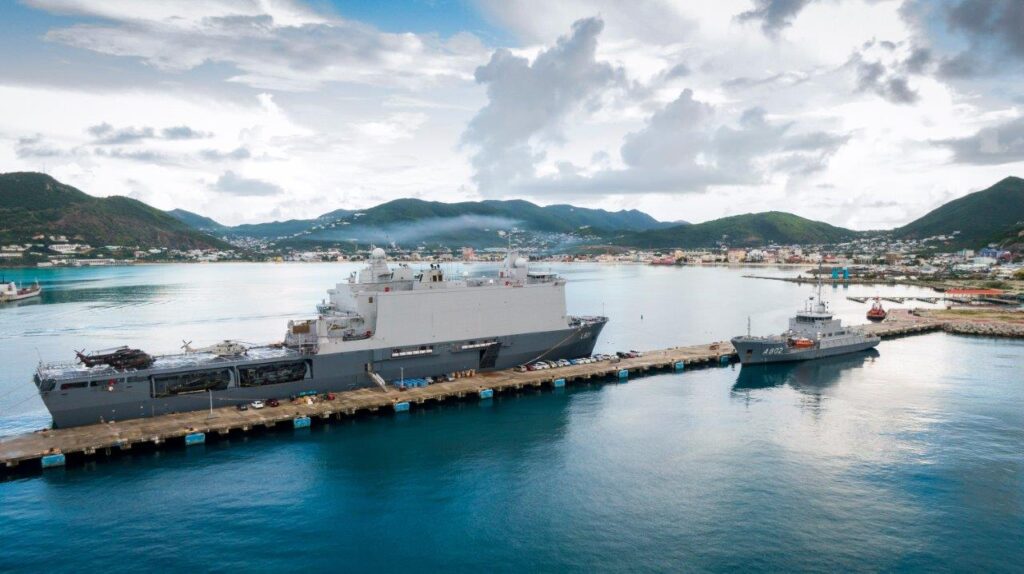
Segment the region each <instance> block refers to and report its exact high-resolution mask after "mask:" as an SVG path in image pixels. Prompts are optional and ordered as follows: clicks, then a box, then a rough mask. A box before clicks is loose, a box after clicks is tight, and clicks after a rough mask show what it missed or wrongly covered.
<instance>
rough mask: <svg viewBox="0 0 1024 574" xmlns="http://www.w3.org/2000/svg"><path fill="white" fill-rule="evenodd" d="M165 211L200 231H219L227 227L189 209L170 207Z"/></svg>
mask: <svg viewBox="0 0 1024 574" xmlns="http://www.w3.org/2000/svg"><path fill="white" fill-rule="evenodd" d="M166 213H167V215H170V216H171V217H173V218H175V219H177V220H178V221H180V222H182V223H184V224H185V225H188V226H189V227H191V228H193V229H198V230H200V231H206V232H209V233H221V232H223V231H224V230H225V229H228V227H227V226H225V225H221V224H220V223H218V222H217V221H215V220H213V219H211V218H209V217H206V216H204V215H199V214H198V213H192V212H191V211H186V210H184V209H172V210H170V211H168V212H166Z"/></svg>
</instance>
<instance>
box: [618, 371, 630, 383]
mask: <svg viewBox="0 0 1024 574" xmlns="http://www.w3.org/2000/svg"><path fill="white" fill-rule="evenodd" d="M628 378H629V369H622V370H621V371H619V380H621V381H624V380H626V379H628Z"/></svg>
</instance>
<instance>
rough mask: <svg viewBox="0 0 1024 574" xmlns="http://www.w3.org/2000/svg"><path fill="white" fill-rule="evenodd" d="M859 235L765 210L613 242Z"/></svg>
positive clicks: (707, 243)
mask: <svg viewBox="0 0 1024 574" xmlns="http://www.w3.org/2000/svg"><path fill="white" fill-rule="evenodd" d="M858 235H859V232H856V231H852V230H849V229H844V228H842V227H836V226H834V225H829V224H827V223H823V222H820V221H812V220H810V219H805V218H803V217H800V216H798V215H793V214H792V213H784V212H781V211H769V212H765V213H747V214H743V215H734V216H732V217H723V218H721V219H714V220H711V221H705V222H704V223H695V224H690V225H680V226H675V227H669V228H667V229H656V230H650V231H645V232H641V233H632V234H625V235H622V236H620V237H619V238H618V239H617V243H619V244H622V245H632V246H636V247H652V248H657V247H714V246H716V245H719V244H725V245H729V246H734V247H758V246H763V245H767V244H770V243H777V244H782V245H791V244H803V245H811V244H826V243H838V242H842V241H846V240H849V239H853V238H855V237H857V236H858Z"/></svg>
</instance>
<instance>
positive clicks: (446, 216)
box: [168, 199, 666, 245]
mask: <svg viewBox="0 0 1024 574" xmlns="http://www.w3.org/2000/svg"><path fill="white" fill-rule="evenodd" d="M168 213H171V214H172V215H175V217H178V218H179V219H181V220H182V221H184V222H186V223H189V224H190V225H193V226H194V227H196V228H198V229H208V230H210V231H215V232H216V233H217V234H219V235H226V236H229V237H254V238H258V239H267V240H280V239H291V240H299V241H351V240H357V241H359V242H371V241H377V242H380V241H385V240H391V241H397V242H419V241H428V242H431V243H441V244H452V243H454V244H458V243H463V244H475V245H491V244H500V243H501V241H502V240H501V239H500V238H499V237H498V235H497V233H496V232H497V230H499V229H503V230H508V229H511V228H513V227H515V228H519V229H523V230H527V231H533V232H542V233H570V234H572V233H575V234H598V235H600V234H605V233H608V232H620V231H640V230H647V229H657V228H660V227H665V226H666V224H664V223H662V222H659V221H658V220H656V219H654V218H653V217H651V216H650V215H647V214H646V213H643V212H641V211H637V210H624V211H614V212H613V211H606V210H603V209H589V208H582V207H574V206H572V205H550V206H546V207H542V206H539V205H535V204H533V203H530V202H528V201H523V200H509V201H497V200H487V201H466V202H459V203H442V202H439V201H424V200H421V199H396V200H393V201H389V202H387V203H382V204H380V205H377V206H374V207H370V208H367V209H364V210H360V211H355V210H346V209H338V210H335V211H331V212H329V213H325V214H324V215H321V216H320V217H317V218H316V219H291V220H287V221H273V222H269V223H256V224H245V225H237V226H234V227H223V226H222V227H219V228H214V227H212V226H211V225H219V224H217V223H216V222H215V221H213V220H211V219H209V218H206V217H202V216H199V215H196V214H193V213H190V212H187V211H184V210H174V211H173V212H168Z"/></svg>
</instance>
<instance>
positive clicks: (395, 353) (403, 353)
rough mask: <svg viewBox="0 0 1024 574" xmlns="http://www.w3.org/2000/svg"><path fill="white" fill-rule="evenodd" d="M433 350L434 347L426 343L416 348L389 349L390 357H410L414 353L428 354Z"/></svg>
mask: <svg viewBox="0 0 1024 574" xmlns="http://www.w3.org/2000/svg"><path fill="white" fill-rule="evenodd" d="M433 352H434V347H432V346H428V345H421V346H420V348H418V349H391V356H392V357H412V356H416V355H430V354H432V353H433Z"/></svg>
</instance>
